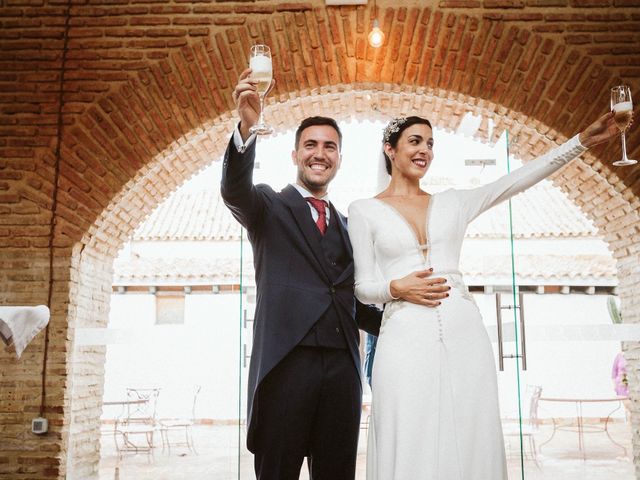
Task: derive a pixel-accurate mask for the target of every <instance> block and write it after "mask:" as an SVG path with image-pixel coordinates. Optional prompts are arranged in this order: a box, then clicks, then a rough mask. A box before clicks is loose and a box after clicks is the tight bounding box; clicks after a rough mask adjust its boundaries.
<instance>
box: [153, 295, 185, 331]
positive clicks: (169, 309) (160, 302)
mask: <svg viewBox="0 0 640 480" xmlns="http://www.w3.org/2000/svg"><path fill="white" fill-rule="evenodd" d="M156 325H184V295H177V294H175V293H171V294H168V295H167V294H162V293H161V292H158V293H156Z"/></svg>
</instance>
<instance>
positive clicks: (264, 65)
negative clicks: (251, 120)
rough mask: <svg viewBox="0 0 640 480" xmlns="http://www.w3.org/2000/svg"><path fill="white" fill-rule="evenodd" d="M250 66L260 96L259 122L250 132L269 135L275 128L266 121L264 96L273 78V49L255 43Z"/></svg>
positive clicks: (252, 78)
mask: <svg viewBox="0 0 640 480" xmlns="http://www.w3.org/2000/svg"><path fill="white" fill-rule="evenodd" d="M249 68H251V80H253V81H255V82H256V89H257V90H258V95H259V96H260V118H259V119H258V123H256V124H255V125H253V126H252V127H251V128H250V129H249V132H250V133H257V134H258V135H268V134H270V133H273V128H272V127H270V126H269V125H267V124H265V123H264V119H263V112H264V97H265V96H266V94H267V91H268V90H269V87H270V86H271V79H272V78H273V69H272V66H271V49H269V47H268V46H266V45H254V46H253V47H251V55H249Z"/></svg>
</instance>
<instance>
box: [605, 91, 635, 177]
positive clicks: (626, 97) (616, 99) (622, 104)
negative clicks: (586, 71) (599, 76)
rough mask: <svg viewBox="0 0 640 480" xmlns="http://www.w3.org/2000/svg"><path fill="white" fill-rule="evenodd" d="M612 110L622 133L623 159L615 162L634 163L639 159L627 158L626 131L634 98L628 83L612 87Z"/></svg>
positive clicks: (616, 164) (617, 163)
mask: <svg viewBox="0 0 640 480" xmlns="http://www.w3.org/2000/svg"><path fill="white" fill-rule="evenodd" d="M611 110H612V111H613V118H614V120H615V122H616V125H617V126H618V128H619V129H620V133H621V135H622V159H621V160H617V161H615V162H613V164H614V165H615V166H617V167H621V166H624V165H634V164H636V163H638V161H637V160H631V159H630V158H627V144H626V142H625V138H624V131H625V130H626V129H627V127H629V124H630V123H631V116H632V113H633V100H631V90H630V89H629V87H628V86H627V85H618V86H617V87H613V88H612V89H611Z"/></svg>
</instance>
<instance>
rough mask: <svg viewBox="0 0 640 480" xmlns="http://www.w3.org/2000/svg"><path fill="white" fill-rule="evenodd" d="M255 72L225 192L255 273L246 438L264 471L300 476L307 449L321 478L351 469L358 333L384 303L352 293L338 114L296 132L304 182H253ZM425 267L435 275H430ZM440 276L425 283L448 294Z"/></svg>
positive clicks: (263, 475)
mask: <svg viewBox="0 0 640 480" xmlns="http://www.w3.org/2000/svg"><path fill="white" fill-rule="evenodd" d="M250 73H251V71H250V70H246V71H244V72H243V73H242V75H241V76H240V79H239V82H238V85H237V86H236V88H235V91H234V95H233V96H234V101H235V102H236V104H237V107H238V114H239V116H240V124H239V125H238V127H237V128H236V130H235V132H234V135H233V138H232V139H231V141H230V142H229V145H228V147H227V151H226V153H225V157H224V164H223V174H222V185H221V193H222V197H223V199H224V201H225V204H226V205H227V206H228V207H229V209H230V210H231V212H232V213H233V215H234V217H235V218H236V219H237V220H238V221H239V222H240V223H241V224H242V225H243V226H244V227H245V228H246V229H247V232H248V236H249V240H250V241H251V245H252V247H253V252H254V264H255V272H256V284H257V305H256V313H255V324H254V325H255V326H254V328H255V329H254V339H253V350H252V353H251V363H250V367H249V388H248V414H247V426H248V428H247V447H248V448H249V450H250V451H252V452H253V453H254V454H255V471H256V476H257V478H258V480H297V479H298V478H299V475H300V468H301V466H302V463H303V460H304V457H307V458H308V464H309V470H310V474H311V478H313V480H353V478H354V476H355V466H356V449H357V442H358V433H359V426H360V410H361V400H362V381H361V377H360V375H361V370H360V355H359V349H358V344H359V332H358V328H362V329H363V330H366V331H367V332H369V333H372V334H374V335H377V334H378V330H379V328H380V319H381V312H380V311H379V310H378V309H376V308H374V307H372V306H367V305H362V304H361V303H359V302H357V301H356V300H355V298H354V296H353V281H354V280H353V275H354V267H353V258H352V251H351V244H350V242H349V238H348V235H347V226H346V219H345V217H344V216H343V215H342V214H340V212H338V211H337V210H336V209H335V207H334V206H333V204H332V203H331V202H330V201H329V198H328V196H327V187H328V185H329V183H330V182H331V180H332V179H333V178H334V177H335V175H336V173H337V171H338V169H339V167H340V162H341V155H340V147H341V143H342V134H341V132H340V129H339V128H338V125H337V124H336V122H335V120H333V119H331V118H326V117H310V118H306V119H304V120H303V121H302V123H301V124H300V126H299V127H298V129H297V131H296V139H295V150H294V151H293V152H292V154H291V157H292V160H293V163H294V164H295V165H296V167H297V180H296V183H295V184H291V185H288V186H287V187H286V188H284V189H283V190H282V191H281V192H275V191H274V190H272V189H271V188H270V187H269V186H268V185H254V184H253V179H252V175H253V166H254V159H255V150H256V142H255V138H254V137H253V136H250V134H249V129H250V127H251V126H252V125H254V124H255V123H256V122H257V120H258V116H259V112H260V103H259V98H258V95H257V93H256V88H255V84H254V83H253V82H252V81H251V80H249V75H250ZM425 275H426V274H425ZM439 280H441V279H433V280H428V281H426V283H428V286H427V287H425V288H426V289H427V290H428V291H429V292H431V298H433V299H434V300H437V299H440V298H444V296H445V294H444V293H443V292H444V291H445V289H446V287H443V286H440V285H437V284H438V283H440V282H439Z"/></svg>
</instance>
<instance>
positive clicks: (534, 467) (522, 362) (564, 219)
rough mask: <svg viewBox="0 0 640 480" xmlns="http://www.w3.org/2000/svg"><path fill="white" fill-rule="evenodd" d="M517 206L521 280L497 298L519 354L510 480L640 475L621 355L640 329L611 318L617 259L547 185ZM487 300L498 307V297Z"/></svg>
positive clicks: (509, 434)
mask: <svg viewBox="0 0 640 480" xmlns="http://www.w3.org/2000/svg"><path fill="white" fill-rule="evenodd" d="M511 160H512V159H509V162H508V167H509V168H510V169H514V168H516V167H517V165H512V163H516V162H512V161H511ZM510 208H511V210H510V211H509V212H508V213H507V215H509V216H510V217H511V218H512V220H513V222H512V228H511V233H510V240H511V241H512V242H513V243H512V249H511V252H512V254H511V260H512V262H513V265H514V268H513V282H512V283H513V285H512V288H511V289H504V290H503V291H501V292H500V293H498V294H497V295H498V296H499V297H500V303H501V304H502V306H503V307H507V308H506V309H504V310H502V311H503V312H504V313H503V318H504V324H503V326H504V329H503V333H504V343H503V344H504V353H505V354H506V355H507V356H509V355H512V356H513V357H514V358H513V359H508V360H507V359H505V362H506V363H505V373H506V375H505V374H499V378H500V384H501V391H500V392H501V406H502V416H503V418H504V419H505V420H504V426H505V441H506V445H507V455H508V463H509V470H510V478H512V479H514V478H523V479H524V478H526V479H535V480H543V479H544V480H546V479H556V478H563V479H564V480H578V479H581V480H582V479H591V478H593V479H596V478H617V479H627V480H631V479H634V478H635V476H634V468H633V464H632V461H631V451H632V449H631V425H630V422H629V419H628V413H627V408H626V404H627V402H628V400H626V399H625V398H624V394H625V385H624V380H625V376H624V360H622V359H621V351H622V341H624V340H632V339H637V338H638V335H639V334H640V328H639V327H638V326H636V325H614V323H613V321H612V317H615V315H610V309H613V308H615V307H614V306H615V304H616V301H617V299H616V297H615V296H613V295H612V293H614V292H615V285H616V284H617V280H616V268H615V261H614V259H613V257H612V255H611V253H610V251H609V250H608V249H607V245H606V244H605V242H604V240H603V238H602V237H601V236H600V235H599V233H598V232H597V230H596V229H595V227H594V226H593V225H592V224H591V222H590V221H589V220H588V219H586V218H585V217H584V215H583V214H582V213H581V212H580V211H579V210H578V208H577V207H576V206H575V205H573V204H572V203H571V202H570V201H569V200H568V199H567V197H566V196H565V195H564V194H563V193H562V192H560V191H559V189H557V188H555V187H553V186H551V184H550V183H549V182H548V181H543V182H541V183H540V184H538V185H536V186H534V187H532V188H530V189H529V190H527V191H526V192H524V193H523V194H521V195H519V196H517V197H515V198H514V199H513V200H512V201H511V202H510ZM483 297H484V298H483V299H482V301H483V304H484V308H485V309H487V310H490V309H491V306H490V304H491V303H495V298H491V296H489V295H487V294H486V290H485V295H483ZM514 305H515V307H514ZM494 309H495V306H494ZM495 316H496V314H495V313H494V314H493V317H495ZM488 317H489V314H487V317H486V318H488ZM496 333H497V332H496ZM496 336H497V335H496ZM520 355H522V356H521V357H520ZM612 370H614V372H615V373H616V374H617V376H616V378H615V379H614V380H612ZM616 382H617V383H616ZM518 418H520V419H521V422H520V424H518V423H517V422H515V421H512V419H513V420H517V419H518ZM518 464H520V465H521V466H522V470H521V471H520V469H519V465H518Z"/></svg>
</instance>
